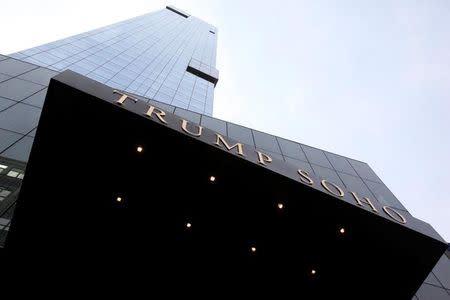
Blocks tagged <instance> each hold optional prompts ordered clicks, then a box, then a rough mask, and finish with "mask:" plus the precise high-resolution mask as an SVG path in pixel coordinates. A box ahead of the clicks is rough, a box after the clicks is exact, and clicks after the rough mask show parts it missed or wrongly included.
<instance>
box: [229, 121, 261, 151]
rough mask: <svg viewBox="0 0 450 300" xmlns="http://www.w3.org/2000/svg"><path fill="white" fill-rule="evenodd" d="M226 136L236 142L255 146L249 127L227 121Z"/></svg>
mask: <svg viewBox="0 0 450 300" xmlns="http://www.w3.org/2000/svg"><path fill="white" fill-rule="evenodd" d="M227 125H228V136H229V137H230V138H232V139H234V140H236V141H237V142H241V143H244V144H247V145H251V146H255V144H254V142H253V135H252V131H251V130H250V129H249V128H245V127H242V126H240V125H236V124H233V123H227Z"/></svg>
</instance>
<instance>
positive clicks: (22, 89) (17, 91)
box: [0, 78, 44, 101]
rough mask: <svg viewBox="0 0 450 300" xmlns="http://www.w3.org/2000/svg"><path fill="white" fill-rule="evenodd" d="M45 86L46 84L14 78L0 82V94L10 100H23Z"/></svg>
mask: <svg viewBox="0 0 450 300" xmlns="http://www.w3.org/2000/svg"><path fill="white" fill-rule="evenodd" d="M43 88H44V86H42V85H40V84H36V83H32V82H29V81H25V80H21V79H17V78H12V79H10V80H7V81H4V82H2V83H0V95H2V97H5V98H8V99H10V100H14V101H22V100H23V99H25V98H26V97H29V96H31V95H33V94H34V93H36V92H38V91H40V90H42V89H43Z"/></svg>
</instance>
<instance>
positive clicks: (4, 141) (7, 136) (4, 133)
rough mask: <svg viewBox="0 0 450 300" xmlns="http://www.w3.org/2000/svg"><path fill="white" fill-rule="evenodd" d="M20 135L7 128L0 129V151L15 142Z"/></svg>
mask: <svg viewBox="0 0 450 300" xmlns="http://www.w3.org/2000/svg"><path fill="white" fill-rule="evenodd" d="M21 137H22V135H20V134H18V133H14V132H11V131H9V130H3V129H0V153H1V152H2V151H4V150H5V149H7V148H8V147H10V146H11V145H12V144H14V143H15V142H17V141H18V140H19V139H20V138H21Z"/></svg>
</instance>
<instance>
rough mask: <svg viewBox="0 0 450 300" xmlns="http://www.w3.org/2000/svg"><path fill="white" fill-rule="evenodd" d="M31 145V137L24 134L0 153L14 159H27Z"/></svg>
mask: <svg viewBox="0 0 450 300" xmlns="http://www.w3.org/2000/svg"><path fill="white" fill-rule="evenodd" d="M32 145H33V138H32V137H29V136H25V137H23V138H22V139H21V140H19V141H18V142H17V143H15V144H14V145H12V146H11V147H10V148H8V149H7V150H5V151H4V152H3V153H2V155H3V156H5V157H8V158H12V159H16V160H21V161H27V160H28V156H29V155H30V151H31V146H32Z"/></svg>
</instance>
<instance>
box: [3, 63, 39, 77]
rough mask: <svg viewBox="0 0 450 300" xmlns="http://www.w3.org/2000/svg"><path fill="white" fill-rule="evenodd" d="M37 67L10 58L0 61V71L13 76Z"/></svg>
mask: <svg viewBox="0 0 450 300" xmlns="http://www.w3.org/2000/svg"><path fill="white" fill-rule="evenodd" d="M37 67H38V66H35V65H32V64H29V63H26V62H23V61H20V60H16V59H11V58H10V59H5V60H2V61H0V73H3V74H6V75H9V76H13V77H14V76H17V75H20V74H23V73H25V72H28V71H31V70H33V69H36V68H37Z"/></svg>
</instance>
